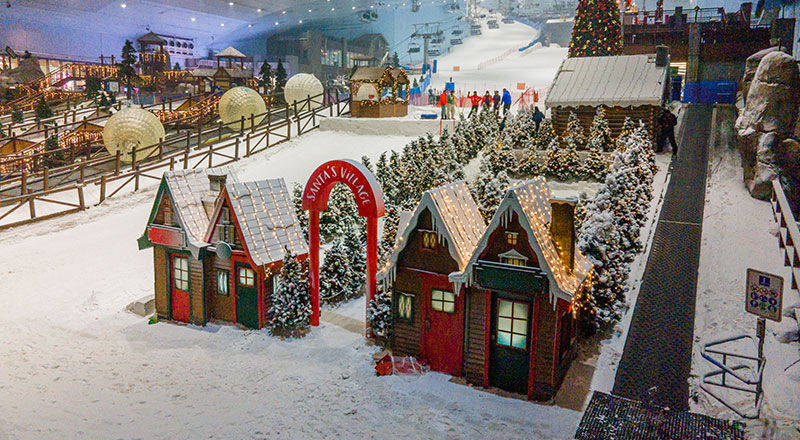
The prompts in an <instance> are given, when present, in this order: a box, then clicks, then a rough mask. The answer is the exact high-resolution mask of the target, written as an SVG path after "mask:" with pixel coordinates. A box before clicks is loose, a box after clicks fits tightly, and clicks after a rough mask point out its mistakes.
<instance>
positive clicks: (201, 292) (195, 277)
mask: <svg viewBox="0 0 800 440" xmlns="http://www.w3.org/2000/svg"><path fill="white" fill-rule="evenodd" d="M188 258H189V277H190V280H191V292H189V294H190V298H189V301H190V302H191V311H192V316H191V322H192V323H193V324H198V325H205V324H206V322H207V321H208V319H207V317H206V299H205V290H206V289H205V285H204V282H203V280H204V279H205V277H204V274H203V262H202V261H200V260H195V259H194V258H192V256H191V255H189V256H188Z"/></svg>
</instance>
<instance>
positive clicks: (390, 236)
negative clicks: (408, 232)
mask: <svg viewBox="0 0 800 440" xmlns="http://www.w3.org/2000/svg"><path fill="white" fill-rule="evenodd" d="M399 221H400V209H398V208H397V207H396V206H394V205H386V215H385V216H384V217H383V235H382V236H381V240H380V242H379V243H378V257H379V258H380V260H381V261H384V260H386V258H388V257H389V254H390V253H391V252H392V249H393V248H394V244H395V242H396V241H397V226H398V222H399Z"/></svg>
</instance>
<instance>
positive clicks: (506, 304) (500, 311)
mask: <svg viewBox="0 0 800 440" xmlns="http://www.w3.org/2000/svg"><path fill="white" fill-rule="evenodd" d="M511 305H512V302H511V301H503V300H500V304H499V305H498V307H497V315H498V316H505V317H508V318H510V317H511Z"/></svg>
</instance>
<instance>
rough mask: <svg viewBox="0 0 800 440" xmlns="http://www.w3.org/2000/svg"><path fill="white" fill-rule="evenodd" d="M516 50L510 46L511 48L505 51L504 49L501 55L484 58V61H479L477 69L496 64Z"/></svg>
mask: <svg viewBox="0 0 800 440" xmlns="http://www.w3.org/2000/svg"><path fill="white" fill-rule="evenodd" d="M516 51H517V49H515V48H511V49H508V50H507V51H505V52H504V53H503V54H502V55H498V56H496V57H494V58H492V59H489V60H486V61H482V62H480V63H479V64H478V70H481V69H485V68H487V67H489V66H491V65H493V64H497V63H499V62H500V61H503V60H504V59H506V58H508V57H509V56H510V55H511V54H512V53H514V52H516Z"/></svg>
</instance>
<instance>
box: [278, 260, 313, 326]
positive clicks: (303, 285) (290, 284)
mask: <svg viewBox="0 0 800 440" xmlns="http://www.w3.org/2000/svg"><path fill="white" fill-rule="evenodd" d="M270 310H271V315H272V320H271V322H270V324H271V328H270V332H271V333H272V334H273V335H276V336H280V337H282V338H296V337H302V336H304V335H305V334H306V332H307V331H308V328H309V317H310V316H311V297H310V295H309V291H308V269H307V268H306V266H305V262H301V261H299V260H297V258H296V255H294V254H292V252H291V251H288V250H287V252H286V254H285V256H284V257H283V266H282V267H281V271H280V276H279V281H278V288H277V289H275V290H274V292H273V293H272V307H271V309H270Z"/></svg>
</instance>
